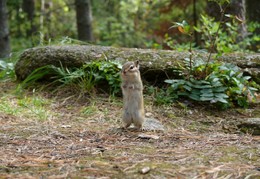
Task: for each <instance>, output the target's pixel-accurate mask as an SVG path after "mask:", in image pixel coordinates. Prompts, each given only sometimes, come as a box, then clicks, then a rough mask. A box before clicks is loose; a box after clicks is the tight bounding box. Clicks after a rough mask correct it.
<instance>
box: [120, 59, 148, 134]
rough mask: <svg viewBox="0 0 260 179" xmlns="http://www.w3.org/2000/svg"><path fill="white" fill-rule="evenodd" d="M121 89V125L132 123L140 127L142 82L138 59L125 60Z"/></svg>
mask: <svg viewBox="0 0 260 179" xmlns="http://www.w3.org/2000/svg"><path fill="white" fill-rule="evenodd" d="M121 79H122V84H121V88H122V91H123V103H124V105H123V118H122V121H123V127H124V128H125V129H126V128H128V127H129V126H130V125H131V124H132V123H133V124H134V126H135V127H136V128H137V129H139V130H140V129H142V127H143V123H144V120H145V115H144V101H143V83H142V80H141V76H140V71H139V61H135V62H126V63H125V64H124V65H123V67H122V70H121Z"/></svg>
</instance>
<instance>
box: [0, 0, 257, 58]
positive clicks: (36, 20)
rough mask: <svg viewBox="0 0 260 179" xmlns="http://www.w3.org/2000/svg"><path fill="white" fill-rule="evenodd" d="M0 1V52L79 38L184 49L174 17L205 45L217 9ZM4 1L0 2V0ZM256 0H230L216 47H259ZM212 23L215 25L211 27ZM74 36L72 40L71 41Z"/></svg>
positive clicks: (173, 1) (195, 3)
mask: <svg viewBox="0 0 260 179" xmlns="http://www.w3.org/2000/svg"><path fill="white" fill-rule="evenodd" d="M5 1H6V0H1V6H2V7H1V8H0V9H1V11H2V12H1V14H2V18H1V21H4V19H6V20H7V21H6V22H4V23H3V24H4V25H3V26H2V27H3V28H1V33H0V38H1V39H0V42H1V43H0V45H1V47H2V48H1V50H0V54H1V57H5V56H6V55H9V54H10V52H11V51H12V52H15V51H20V50H22V49H26V48H29V47H34V46H38V45H48V44H53V43H81V42H79V41H77V42H76V40H73V39H79V40H81V41H85V42H88V43H91V44H99V45H104V46H120V47H136V48H153V49H173V50H178V51H185V50H187V49H189V40H190V39H189V37H187V36H185V35H181V32H179V31H178V29H175V28H170V27H171V26H172V25H173V22H182V21H183V20H185V22H187V23H188V24H190V25H191V26H192V27H193V26H195V28H194V33H193V43H192V46H193V47H194V48H197V49H208V48H209V47H210V44H208V43H207V41H208V40H209V39H208V38H210V36H209V34H210V33H213V32H214V31H216V26H214V22H216V21H218V20H220V19H219V18H220V8H219V7H218V5H217V4H216V3H215V2H213V1H206V0H120V1H118V0H98V1H94V0H65V1H63V0H39V1H35V0H8V1H6V2H5ZM5 3H6V4H7V6H4V4H5ZM259 6H260V3H259V1H258V0H231V1H230V4H229V6H228V8H226V12H225V13H226V14H229V15H226V16H225V19H224V21H223V28H222V29H221V30H220V32H219V39H220V40H219V41H218V42H217V44H216V49H215V50H216V51H218V52H220V53H229V52H237V51H256V52H257V51H259V41H260V36H259V32H260V22H259V19H260V10H259V9H260V7H259ZM214 28H215V29H214ZM72 41H73V42H72Z"/></svg>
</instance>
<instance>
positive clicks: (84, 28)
mask: <svg viewBox="0 0 260 179" xmlns="http://www.w3.org/2000/svg"><path fill="white" fill-rule="evenodd" d="M75 5H76V14H77V28H78V39H79V40H82V41H92V40H93V35H92V25H91V23H92V12H91V4H90V0H75Z"/></svg>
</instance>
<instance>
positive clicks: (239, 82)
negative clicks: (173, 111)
mask: <svg viewBox="0 0 260 179" xmlns="http://www.w3.org/2000/svg"><path fill="white" fill-rule="evenodd" d="M205 68H206V66H205V64H199V65H197V66H193V68H192V75H190V76H189V78H188V79H175V80H165V82H166V83H169V84H171V87H170V88H172V90H173V91H174V93H175V94H177V95H178V97H181V96H183V97H188V98H190V99H192V100H195V101H202V102H204V101H205V102H210V103H217V104H219V105H220V107H222V108H226V107H230V106H233V105H239V106H241V107H248V104H249V102H248V96H251V97H254V92H255V91H257V89H256V88H254V87H252V86H250V85H251V84H250V82H249V81H248V80H249V79H250V76H243V73H242V72H241V71H240V70H239V68H238V67H237V66H235V65H232V64H228V63H227V64H222V63H210V64H208V66H207V71H208V75H207V76H206V77H204V69H205Z"/></svg>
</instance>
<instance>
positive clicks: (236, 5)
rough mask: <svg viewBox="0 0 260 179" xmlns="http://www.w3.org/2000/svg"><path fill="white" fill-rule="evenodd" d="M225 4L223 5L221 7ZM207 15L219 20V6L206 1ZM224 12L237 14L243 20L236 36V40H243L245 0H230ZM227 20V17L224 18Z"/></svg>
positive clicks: (245, 30) (245, 32)
mask: <svg viewBox="0 0 260 179" xmlns="http://www.w3.org/2000/svg"><path fill="white" fill-rule="evenodd" d="M257 1H259V0H257ZM225 6H227V5H223V9H224V8H225ZM206 11H207V13H208V15H210V16H212V17H214V18H215V19H216V20H220V16H221V13H220V8H219V6H218V5H217V3H215V2H212V1H209V2H208V3H207V9H206ZM225 14H232V15H235V16H237V17H238V18H239V19H241V20H242V21H243V23H241V24H240V25H239V29H238V34H239V35H240V36H239V37H238V39H237V40H238V41H241V40H243V39H244V38H245V37H246V36H247V28H246V22H245V20H246V6H245V0H231V1H230V4H229V5H228V7H227V8H226V11H225ZM225 20H228V19H225Z"/></svg>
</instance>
